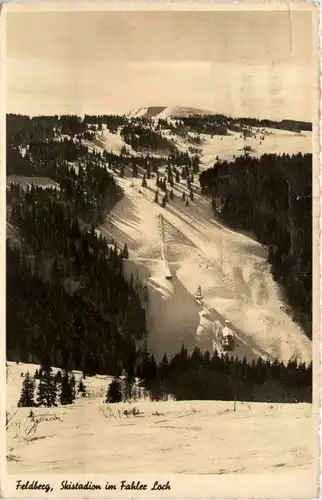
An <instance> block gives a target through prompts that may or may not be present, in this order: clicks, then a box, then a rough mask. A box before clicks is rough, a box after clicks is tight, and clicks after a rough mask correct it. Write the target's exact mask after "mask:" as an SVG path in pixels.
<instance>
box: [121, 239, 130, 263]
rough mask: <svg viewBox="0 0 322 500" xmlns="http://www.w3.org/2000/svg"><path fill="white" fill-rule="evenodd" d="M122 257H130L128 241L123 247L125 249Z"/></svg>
mask: <svg viewBox="0 0 322 500" xmlns="http://www.w3.org/2000/svg"><path fill="white" fill-rule="evenodd" d="M121 257H122V259H128V258H129V249H128V247H127V243H126V242H125V243H124V247H123V250H122V252H121Z"/></svg>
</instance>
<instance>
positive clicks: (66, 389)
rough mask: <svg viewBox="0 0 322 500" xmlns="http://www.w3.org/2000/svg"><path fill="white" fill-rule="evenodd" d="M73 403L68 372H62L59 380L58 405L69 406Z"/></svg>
mask: <svg viewBox="0 0 322 500" xmlns="http://www.w3.org/2000/svg"><path fill="white" fill-rule="evenodd" d="M73 402H74V397H73V388H72V385H71V381H70V377H69V375H68V371H67V370H64V373H63V376H62V380H61V391H60V404H62V405H70V404H72V403H73Z"/></svg>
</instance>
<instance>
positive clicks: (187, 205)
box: [186, 198, 189, 207]
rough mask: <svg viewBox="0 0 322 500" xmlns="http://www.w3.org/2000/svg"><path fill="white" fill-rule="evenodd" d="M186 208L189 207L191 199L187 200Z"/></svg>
mask: <svg viewBox="0 0 322 500" xmlns="http://www.w3.org/2000/svg"><path fill="white" fill-rule="evenodd" d="M186 207H189V199H188V198H187V199H186Z"/></svg>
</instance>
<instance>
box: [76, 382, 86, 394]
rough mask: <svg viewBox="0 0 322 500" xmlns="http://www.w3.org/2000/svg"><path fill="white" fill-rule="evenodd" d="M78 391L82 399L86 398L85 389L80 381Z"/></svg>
mask: <svg viewBox="0 0 322 500" xmlns="http://www.w3.org/2000/svg"><path fill="white" fill-rule="evenodd" d="M78 391H79V392H80V393H81V395H82V397H83V398H84V397H85V396H86V387H85V384H84V382H83V380H82V379H81V380H80V381H79V384H78Z"/></svg>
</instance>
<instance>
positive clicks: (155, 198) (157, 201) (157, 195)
mask: <svg viewBox="0 0 322 500" xmlns="http://www.w3.org/2000/svg"><path fill="white" fill-rule="evenodd" d="M154 202H155V203H159V192H158V191H156V192H155V196H154Z"/></svg>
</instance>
